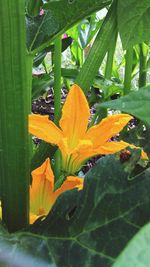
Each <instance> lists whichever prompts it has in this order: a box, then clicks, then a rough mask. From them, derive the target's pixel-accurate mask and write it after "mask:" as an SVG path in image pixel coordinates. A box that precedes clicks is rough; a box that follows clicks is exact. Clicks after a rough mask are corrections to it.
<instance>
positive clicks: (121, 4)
mask: <svg viewBox="0 0 150 267" xmlns="http://www.w3.org/2000/svg"><path fill="white" fill-rule="evenodd" d="M149 18H150V1H149V0H144V1H141V0H128V1H122V0H119V1H118V28H119V33H120V36H121V40H122V44H123V48H124V49H127V48H129V47H130V46H133V45H135V44H138V43H142V42H144V41H145V42H146V41H147V42H148V41H149V40H150V19H149Z"/></svg>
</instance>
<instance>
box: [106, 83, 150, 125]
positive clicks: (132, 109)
mask: <svg viewBox="0 0 150 267" xmlns="http://www.w3.org/2000/svg"><path fill="white" fill-rule="evenodd" d="M101 106H102V107H107V108H112V109H118V110H121V111H123V112H126V113H130V114H132V115H133V116H135V117H137V118H139V119H140V120H142V121H143V122H145V123H146V124H148V125H150V86H147V87H143V88H140V90H139V91H136V92H131V93H129V94H128V95H126V96H122V97H120V98H119V99H117V100H113V101H109V102H106V103H103V104H101Z"/></svg>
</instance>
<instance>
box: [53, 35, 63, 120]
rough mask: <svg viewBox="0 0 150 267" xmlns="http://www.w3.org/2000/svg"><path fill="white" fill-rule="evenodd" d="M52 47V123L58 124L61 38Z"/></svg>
mask: <svg viewBox="0 0 150 267" xmlns="http://www.w3.org/2000/svg"><path fill="white" fill-rule="evenodd" d="M54 46H55V49H54V56H53V60H54V62H53V63H54V121H55V123H56V124H58V121H59V116H60V109H61V47H62V41H61V36H59V37H58V38H57V39H56V40H55V42H54Z"/></svg>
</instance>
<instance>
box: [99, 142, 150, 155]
mask: <svg viewBox="0 0 150 267" xmlns="http://www.w3.org/2000/svg"><path fill="white" fill-rule="evenodd" d="M126 147H131V148H140V147H137V146H135V145H133V144H129V143H127V142H124V141H119V142H106V143H105V144H104V145H103V146H100V147H99V148H97V149H96V150H95V152H97V155H98V154H104V155H107V154H113V153H116V152H119V151H121V150H122V149H125V148H126ZM141 158H143V159H148V157H147V154H146V153H145V152H144V151H143V150H142V151H141Z"/></svg>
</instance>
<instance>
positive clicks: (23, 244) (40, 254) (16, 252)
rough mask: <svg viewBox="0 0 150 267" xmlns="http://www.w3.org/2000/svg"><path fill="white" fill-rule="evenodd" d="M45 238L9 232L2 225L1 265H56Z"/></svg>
mask: <svg viewBox="0 0 150 267" xmlns="http://www.w3.org/2000/svg"><path fill="white" fill-rule="evenodd" d="M45 243H46V242H45V241H44V239H43V240H41V238H34V237H32V235H31V234H30V233H28V234H27V235H26V239H24V238H23V237H22V238H20V233H19V234H18V235H17V234H9V233H8V232H7V231H6V230H4V229H3V228H2V226H0V267H27V266H28V267H35V266H36V267H56V265H55V264H54V262H53V261H52V258H51V255H50V251H49V250H48V247H46V246H45Z"/></svg>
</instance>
